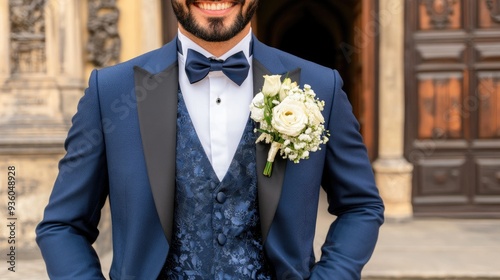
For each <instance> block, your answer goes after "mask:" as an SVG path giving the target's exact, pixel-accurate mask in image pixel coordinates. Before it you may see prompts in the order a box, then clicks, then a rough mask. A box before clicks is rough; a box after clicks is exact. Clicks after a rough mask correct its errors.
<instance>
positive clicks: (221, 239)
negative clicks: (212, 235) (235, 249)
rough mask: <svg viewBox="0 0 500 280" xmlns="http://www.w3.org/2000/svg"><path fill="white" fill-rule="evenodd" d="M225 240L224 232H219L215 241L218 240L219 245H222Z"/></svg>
mask: <svg viewBox="0 0 500 280" xmlns="http://www.w3.org/2000/svg"><path fill="white" fill-rule="evenodd" d="M226 241H227V237H226V236H225V235H224V234H222V233H219V235H218V236H217V242H219V245H221V246H224V244H226Z"/></svg>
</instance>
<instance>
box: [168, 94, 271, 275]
mask: <svg viewBox="0 0 500 280" xmlns="http://www.w3.org/2000/svg"><path fill="white" fill-rule="evenodd" d="M254 143H255V134H254V133H253V123H252V121H251V120H250V119H249V121H248V123H247V125H246V128H245V131H244V133H243V135H242V138H241V141H240V143H239V146H238V148H237V150H236V153H235V155H234V158H233V160H232V162H231V164H230V167H229V170H228V171H227V173H226V175H225V177H224V178H223V180H222V181H219V179H218V178H217V175H216V174H215V171H214V170H213V168H212V165H211V164H210V161H209V160H208V158H207V156H206V154H205V151H204V150H203V147H202V145H201V143H200V141H199V139H198V136H197V135H196V131H195V129H194V126H193V124H192V122H191V119H190V117H189V113H188V111H187V108H186V106H185V103H184V100H183V98H182V94H181V93H180V92H179V104H178V116H177V156H176V183H177V186H176V197H175V201H176V204H175V218H174V234H173V237H172V242H171V243H172V244H171V247H170V251H169V254H168V257H167V261H166V264H165V268H164V273H163V274H164V275H163V276H164V277H163V279H169V280H170V279H183V280H195V279H196V280H198V279H217V280H223V279H242V280H243V279H272V277H271V276H270V275H271V274H272V273H271V270H270V268H269V266H268V265H267V263H266V259H265V257H264V253H263V246H262V237H261V236H262V235H261V231H260V221H259V213H258V204H257V203H258V202H257V179H256V178H257V174H256V172H257V171H256V166H255V144H254Z"/></svg>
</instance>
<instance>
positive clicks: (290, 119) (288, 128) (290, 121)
mask: <svg viewBox="0 0 500 280" xmlns="http://www.w3.org/2000/svg"><path fill="white" fill-rule="evenodd" d="M307 121H308V119H307V113H306V107H305V106H304V103H302V102H300V101H297V100H292V99H289V98H286V99H285V100H283V101H282V102H281V103H280V104H279V105H277V106H276V107H274V108H273V119H272V120H271V124H272V126H273V127H274V129H276V130H277V131H278V132H279V133H282V134H285V135H289V136H292V137H295V136H297V135H299V134H300V133H301V132H302V130H304V128H305V127H306V124H307Z"/></svg>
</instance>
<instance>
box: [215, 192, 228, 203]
mask: <svg viewBox="0 0 500 280" xmlns="http://www.w3.org/2000/svg"><path fill="white" fill-rule="evenodd" d="M226 199H227V196H226V194H225V193H224V192H219V193H218V194H217V202H219V203H224V202H226Z"/></svg>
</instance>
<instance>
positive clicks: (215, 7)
mask: <svg viewBox="0 0 500 280" xmlns="http://www.w3.org/2000/svg"><path fill="white" fill-rule="evenodd" d="M195 5H196V6H197V7H198V8H200V9H202V10H207V11H222V10H226V9H229V8H231V7H232V6H234V5H236V4H235V3H233V2H197V3H195Z"/></svg>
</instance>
